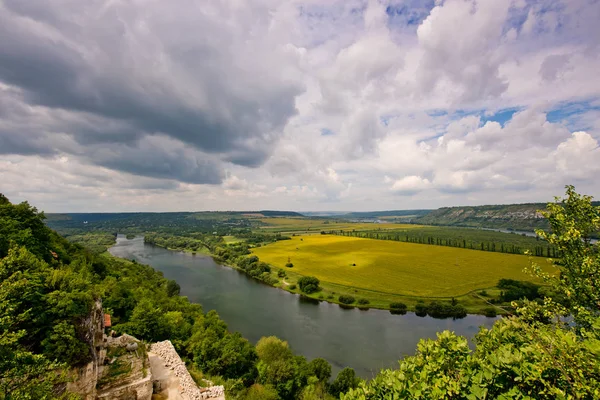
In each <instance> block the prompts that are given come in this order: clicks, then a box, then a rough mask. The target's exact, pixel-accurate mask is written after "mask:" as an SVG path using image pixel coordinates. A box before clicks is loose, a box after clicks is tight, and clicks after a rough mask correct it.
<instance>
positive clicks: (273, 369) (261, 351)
mask: <svg viewBox="0 0 600 400" xmlns="http://www.w3.org/2000/svg"><path fill="white" fill-rule="evenodd" d="M256 353H257V354H258V363H257V365H256V367H257V369H258V383H261V384H265V385H271V386H273V387H274V388H275V390H277V393H278V394H279V396H280V397H281V398H282V399H290V400H291V399H294V398H295V397H296V395H297V394H298V392H299V391H300V389H301V388H302V387H303V386H304V385H305V384H306V379H307V377H306V369H307V366H306V360H305V359H304V357H300V356H294V354H293V353H292V351H291V349H290V348H289V346H288V343H287V342H285V341H282V340H281V339H278V338H276V337H275V336H269V337H263V338H261V339H260V340H259V341H258V343H257V344H256Z"/></svg>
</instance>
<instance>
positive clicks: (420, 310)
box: [415, 303, 427, 317]
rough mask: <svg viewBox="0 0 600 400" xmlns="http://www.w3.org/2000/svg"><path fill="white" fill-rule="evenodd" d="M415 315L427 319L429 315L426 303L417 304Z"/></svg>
mask: <svg viewBox="0 0 600 400" xmlns="http://www.w3.org/2000/svg"><path fill="white" fill-rule="evenodd" d="M415 314H416V315H417V317H425V316H426V315H427V306H426V305H425V303H417V305H416V306H415Z"/></svg>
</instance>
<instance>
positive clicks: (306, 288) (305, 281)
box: [298, 276, 321, 293]
mask: <svg viewBox="0 0 600 400" xmlns="http://www.w3.org/2000/svg"><path fill="white" fill-rule="evenodd" d="M319 283H321V282H320V281H319V279H318V278H316V277H314V276H303V277H302V278H300V279H298V286H300V290H301V291H303V292H304V293H314V292H316V291H318V290H319Z"/></svg>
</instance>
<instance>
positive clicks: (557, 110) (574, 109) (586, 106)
mask: <svg viewBox="0 0 600 400" xmlns="http://www.w3.org/2000/svg"><path fill="white" fill-rule="evenodd" d="M599 100H600V99H597V98H596V99H589V100H584V101H573V102H568V103H561V104H559V105H558V106H556V107H554V108H553V109H551V110H549V111H548V112H547V113H546V119H547V120H548V122H553V123H557V122H559V123H563V124H565V125H566V126H567V127H568V128H569V129H570V130H587V129H590V128H591V127H592V125H591V124H590V121H589V120H587V119H585V118H582V116H583V115H584V114H586V113H588V112H590V111H600V101H599Z"/></svg>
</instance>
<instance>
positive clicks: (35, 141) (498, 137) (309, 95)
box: [0, 0, 600, 211]
mask: <svg viewBox="0 0 600 400" xmlns="http://www.w3.org/2000/svg"><path fill="white" fill-rule="evenodd" d="M599 18H600V3H598V2H597V1H595V0H533V1H518V0H508V1H494V0H446V1H437V2H430V3H427V2H426V3H423V2H405V1H396V0H385V1H380V0H373V1H368V0H351V1H341V0H340V1H338V0H335V1H331V2H322V1H317V0H293V1H283V0H249V1H244V2H239V1H230V0H215V1H211V2H209V3H206V2H197V1H192V0H185V1H183V2H179V3H178V4H176V5H175V4H173V2H170V1H166V0H153V1H150V2H139V1H129V2H121V1H108V0H91V1H85V2H81V1H75V0H31V1H18V0H0V35H1V37H2V39H3V40H2V41H0V175H1V177H2V178H1V179H0V191H2V192H4V193H6V194H7V195H8V196H9V197H11V198H15V199H17V200H21V199H30V200H32V202H35V203H36V204H37V205H39V206H40V207H42V208H46V209H50V210H51V211H69V210H78V211H85V210H86V209H89V210H93V211H99V210H136V209H137V210H142V209H147V210H159V209H170V210H171V209H246V210H247V209H252V208H255V209H265V208H280V209H283V208H288V209H290V208H291V209H301V210H311V209H315V210H330V209H344V210H365V209H384V208H394V209H398V208H424V207H438V206H442V205H448V204H465V203H469V204H481V203H490V202H494V203H498V202H519V201H546V200H548V199H550V198H551V197H552V196H553V195H556V194H559V193H560V192H561V191H562V186H563V185H565V184H568V183H575V184H576V185H577V186H578V189H580V190H582V191H586V192H588V193H590V194H595V195H600V193H598V192H597V190H598V186H597V182H596V181H597V179H596V177H597V174H598V172H600V157H599V155H600V154H599V153H598V151H599V150H598V143H599V140H600V80H598V79H596V75H597V71H598V70H600V42H599V41H598V40H597V38H598V37H599V35H600V25H599V24H598V23H597V21H598V19H599ZM111 199H112V200H111Z"/></svg>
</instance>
